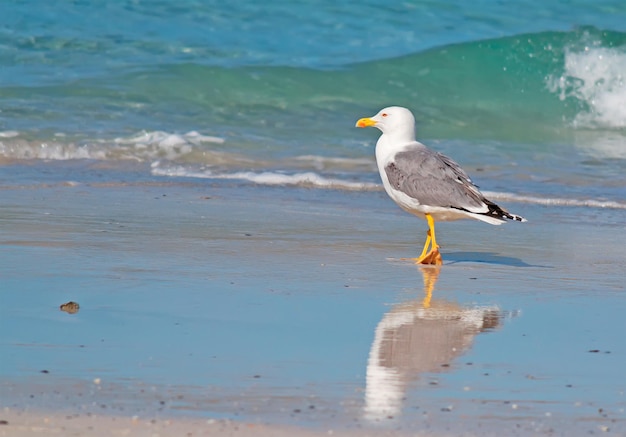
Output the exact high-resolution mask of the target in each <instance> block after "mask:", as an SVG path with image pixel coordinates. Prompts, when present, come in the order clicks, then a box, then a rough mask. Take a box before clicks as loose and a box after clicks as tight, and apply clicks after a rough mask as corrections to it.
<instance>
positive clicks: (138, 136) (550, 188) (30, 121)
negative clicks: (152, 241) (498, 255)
mask: <svg viewBox="0 0 626 437" xmlns="http://www.w3.org/2000/svg"><path fill="white" fill-rule="evenodd" d="M2 8H3V11H2V14H0V15H1V18H0V23H1V26H0V48H1V50H0V102H1V105H2V107H1V111H0V157H4V158H6V159H8V160H10V161H12V160H21V159H33V160H35V161H34V163H37V162H38V163H43V161H44V160H68V159H69V160H73V159H86V160H94V161H107V163H108V165H112V166H115V164H116V163H121V162H123V161H132V162H139V163H143V164H145V165H146V166H150V167H144V168H141V169H140V171H142V172H146V171H150V172H153V173H154V174H156V175H160V176H167V175H170V176H172V175H176V176H190V177H209V178H213V177H226V178H242V179H247V180H251V181H253V182H254V183H278V184H283V183H289V184H305V185H309V186H326V185H329V184H331V185H334V186H337V187H339V188H342V187H343V188H346V187H347V188H352V189H368V188H370V185H368V184H378V178H377V175H376V173H375V171H374V167H373V165H372V159H373V158H372V156H373V144H374V143H375V139H376V135H377V134H376V133H374V132H368V133H365V132H363V131H359V130H356V129H354V128H353V126H354V122H355V120H356V119H357V118H359V117H361V116H366V115H372V114H374V113H375V112H376V111H377V110H378V109H380V108H381V107H383V106H387V105H390V104H394V105H403V106H407V107H409V108H411V109H412V110H413V111H414V112H415V114H416V117H417V120H418V129H419V133H420V134H419V135H420V138H422V139H423V141H425V142H426V143H428V144H430V145H432V146H434V147H435V148H437V149H438V150H440V151H443V152H444V153H447V154H449V155H451V156H453V157H454V158H455V159H456V160H457V161H459V162H460V163H461V164H462V165H464V166H466V167H467V168H468V170H469V172H470V174H471V175H473V176H474V178H475V179H477V181H478V182H479V184H480V185H481V187H482V188H483V189H486V190H493V191H502V192H506V193H511V194H514V195H525V196H530V197H540V198H542V199H544V200H543V201H548V200H546V199H553V200H555V201H557V202H561V201H563V200H569V201H571V200H572V199H574V200H575V201H585V200H589V199H594V200H597V201H600V202H602V201H610V202H619V201H621V200H623V198H624V197H626V195H625V194H626V193H625V191H624V190H623V185H624V183H625V182H624V176H623V175H624V173H625V172H626V164H625V161H624V160H625V159H626V109H625V108H626V107H625V105H624V101H626V82H625V79H624V72H625V71H626V24H625V23H626V5H625V4H624V2H622V1H597V2H592V1H576V2H569V3H568V4H567V5H565V4H563V2H560V1H547V2H543V3H542V5H541V6H539V5H537V4H536V2H531V1H525V2H516V4H515V5H506V4H501V3H500V2H496V1H481V2H475V3H472V4H471V5H467V4H465V3H463V2H457V1H432V2H405V3H402V4H399V5H388V6H380V5H379V4H378V3H377V2H358V3H357V2H342V3H341V4H336V3H333V2H315V3H310V2H275V3H271V4H263V5H260V4H257V3H256V2H251V1H242V2H235V3H233V4H229V5H224V4H222V3H221V2H212V1H181V2H176V3H175V4H174V3H172V2H168V1H109V2H103V1H96V2H60V3H55V4H52V3H46V4H41V3H37V7H33V2H28V1H27V2H17V1H9V2H5V3H4V4H3V6H2ZM484 168H487V170H488V171H485V172H484V174H480V175H479V176H480V177H477V174H476V172H477V171H481V170H482V169H484ZM260 175H262V176H263V177H259V176H260ZM511 179H512V180H513V181H512V182H506V184H505V183H504V182H503V181H505V180H511ZM616 179H619V182H616ZM498 181H502V182H500V183H499V182H498ZM352 182H356V183H357V185H351V183H352ZM537 182H538V183H537ZM551 182H556V184H555V185H551ZM358 184H364V185H358ZM580 186H584V187H585V188H584V189H577V188H572V187H580ZM509 197H511V196H509Z"/></svg>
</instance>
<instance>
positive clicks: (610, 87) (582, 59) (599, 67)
mask: <svg viewBox="0 0 626 437" xmlns="http://www.w3.org/2000/svg"><path fill="white" fill-rule="evenodd" d="M547 86H548V89H549V90H550V91H552V92H554V93H557V94H558V95H559V98H560V99H561V100H565V99H567V98H570V97H573V98H576V99H578V100H579V101H580V102H581V103H583V104H584V106H585V109H584V110H582V111H581V112H579V113H578V114H577V115H576V117H575V119H574V120H573V125H574V127H577V128H585V129H595V128H603V129H607V128H608V129H622V128H626V105H625V104H624V102H626V48H623V47H622V48H606V47H593V46H586V47H584V49H582V50H576V49H572V48H570V49H567V50H566V51H565V65H564V71H563V74H561V75H560V76H554V75H551V76H548V78H547Z"/></svg>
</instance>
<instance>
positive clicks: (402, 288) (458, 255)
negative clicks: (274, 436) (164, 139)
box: [0, 169, 626, 435]
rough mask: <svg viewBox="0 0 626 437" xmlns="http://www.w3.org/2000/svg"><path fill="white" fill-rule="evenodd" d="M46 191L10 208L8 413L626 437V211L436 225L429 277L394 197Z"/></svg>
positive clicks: (6, 227) (13, 201)
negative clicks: (66, 308)
mask: <svg viewBox="0 0 626 437" xmlns="http://www.w3.org/2000/svg"><path fill="white" fill-rule="evenodd" d="M57 175H58V172H55V173H54V177H55V178H56V177H57ZM4 176H5V177H7V176H10V175H9V174H7V171H6V169H5V171H4ZM39 179H44V180H45V179H46V177H45V176H44V175H41V174H40V175H39ZM49 182H50V183H49V184H48V185H47V186H32V185H30V186H29V185H21V186H13V187H7V186H5V189H4V190H3V191H2V195H3V198H4V199H5V200H6V202H5V207H4V208H3V211H2V215H1V217H2V231H1V234H0V245H1V246H2V247H3V248H4V249H3V250H2V251H1V253H2V255H1V257H2V259H1V263H0V265H1V266H2V267H1V271H0V275H1V276H2V303H3V304H2V309H1V312H2V314H1V318H0V319H1V320H2V324H3V329H2V333H1V334H0V343H2V344H3V345H4V346H3V347H4V350H5V353H4V354H3V360H2V364H1V374H2V387H3V389H2V390H1V391H0V392H1V393H2V395H1V396H2V404H3V405H5V406H18V407H28V408H42V409H51V408H54V409H58V408H62V409H68V410H72V409H76V408H79V409H80V410H81V411H92V410H94V412H96V411H97V412H98V413H101V414H106V412H108V413H114V412H117V413H120V414H125V415H126V414H129V415H132V414H139V415H141V416H150V415H155V414H156V415H161V416H163V415H165V416H167V415H178V414H183V415H200V416H202V417H209V418H211V417H214V418H218V417H229V418H237V419H240V420H245V421H253V422H256V421H258V422H265V423H277V424H280V423H291V424H296V425H303V426H311V427H319V426H321V425H324V426H330V425H332V426H335V427H340V428H341V427H344V428H345V427H348V428H350V427H354V426H359V427H371V426H385V427H395V428H398V427H399V428H400V429H404V430H407V431H408V430H420V429H429V430H432V431H435V432H443V431H445V430H447V429H452V430H454V429H460V428H458V426H459V425H458V421H459V419H460V418H463V421H464V422H463V423H464V425H463V426H464V428H463V430H464V431H467V430H472V431H473V432H474V431H476V432H477V430H478V429H479V428H478V427H481V426H491V425H493V424H495V426H496V427H500V429H510V430H511V432H518V433H520V434H522V435H525V433H526V434H529V433H530V434H532V433H534V432H545V431H546V430H548V429H550V428H553V429H556V430H560V431H562V432H563V435H575V434H576V433H578V432H579V431H581V430H582V431H585V432H586V431H587V430H593V431H596V432H597V431H598V430H599V428H598V427H602V426H609V427H610V428H611V429H613V430H615V431H618V430H622V431H623V430H626V413H625V412H624V408H625V407H626V399H625V398H624V396H625V394H624V393H625V391H626V386H624V384H623V382H624V380H623V377H622V376H623V371H622V369H623V364H624V362H625V361H626V349H624V342H623V341H622V333H623V329H624V327H625V325H624V323H623V320H622V319H623V318H622V317H621V315H622V313H623V312H624V311H625V310H626V308H625V307H624V302H625V301H624V292H625V288H624V287H625V285H624V276H623V272H624V267H625V266H624V259H626V249H625V248H626V244H625V243H626V241H625V240H624V238H625V236H624V233H623V232H621V231H622V229H623V221H622V218H623V212H622V211H621V210H614V209H593V208H577V207H542V206H533V205H527V204H512V205H509V206H510V207H511V209H514V210H515V211H516V212H519V213H523V214H524V215H525V216H526V217H528V218H529V222H528V223H524V224H517V223H510V224H508V225H506V226H502V227H492V226H487V225H484V224H482V223H474V222H457V223H451V224H442V225H440V226H438V234H439V238H438V240H440V244H442V247H443V256H444V260H445V265H444V266H443V267H442V268H441V269H440V270H435V269H428V268H426V269H419V268H417V267H416V266H414V265H413V264H412V263H411V262H408V261H402V260H400V258H401V257H410V256H415V255H416V254H417V252H418V250H419V246H420V244H421V240H422V236H423V231H424V230H425V225H424V223H422V222H421V221H419V220H417V219H414V218H412V217H410V216H409V215H407V214H405V213H403V212H402V211H400V210H399V209H398V208H397V207H395V206H394V205H393V204H392V203H391V201H390V200H389V199H387V198H386V196H385V195H384V193H382V192H378V191H370V192H345V191H334V190H327V191H320V190H310V189H300V188H283V187H279V188H268V187H265V188H263V187H258V186H251V185H240V184H223V183H222V184H216V183H214V182H206V183H195V184H190V183H188V180H187V179H181V180H178V181H174V182H170V181H169V180H168V181H167V183H163V181H162V180H161V179H158V178H154V179H147V180H143V181H135V182H133V183H125V182H123V180H122V179H121V178H120V180H119V183H116V184H111V183H109V184H98V183H93V182H91V183H89V184H85V183H80V181H78V182H76V181H75V182H74V183H73V184H63V183H58V181H57V182H53V181H49ZM259 205H263V207H262V208H261V207H259ZM513 207H515V208H513ZM429 294H430V296H429ZM67 301H75V302H78V303H79V305H80V310H79V311H78V312H77V313H76V314H67V313H64V312H61V311H60V310H59V305H61V304H63V303H65V302H67ZM44 370H45V371H47V373H41V372H42V371H44ZM94 381H96V382H97V383H95V382H94ZM31 395H33V396H34V397H31ZM102 405H105V407H102ZM104 410H106V411H104ZM296 410H297V411H296ZM329 424H330V425H329ZM517 425H519V426H521V428H519V429H518V428H517ZM502 427H504V428H502ZM582 431H581V434H582ZM571 432H574V434H571ZM568 433H570V434H568Z"/></svg>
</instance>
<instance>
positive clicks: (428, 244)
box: [418, 229, 432, 259]
mask: <svg viewBox="0 0 626 437" xmlns="http://www.w3.org/2000/svg"><path fill="white" fill-rule="evenodd" d="M431 241H432V238H431V236H430V229H429V230H427V231H426V242H425V243H424V249H422V254H421V255H420V256H419V258H423V257H425V256H426V254H427V253H428V247H429V246H430V242H431ZM419 258H418V259H419Z"/></svg>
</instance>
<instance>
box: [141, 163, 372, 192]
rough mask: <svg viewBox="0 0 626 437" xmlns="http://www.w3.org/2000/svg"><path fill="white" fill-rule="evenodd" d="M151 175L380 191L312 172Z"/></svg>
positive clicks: (157, 170)
mask: <svg viewBox="0 0 626 437" xmlns="http://www.w3.org/2000/svg"><path fill="white" fill-rule="evenodd" d="M152 174H154V175H157V176H178V177H195V178H208V179H241V180H246V181H250V182H254V183H256V184H260V185H300V186H312V187H320V188H336V189H343V190H357V191H369V190H378V189H380V185H379V184H374V183H368V182H350V181H345V180H341V179H332V178H325V177H323V176H320V175H318V174H317V173H313V172H304V173H295V174H283V173H275V172H262V173H254V172H235V173H223V174H219V173H218V174H214V173H212V172H210V171H208V170H205V171H200V172H198V171H195V172H194V171H189V170H186V169H184V168H181V167H175V168H167V169H161V168H159V167H158V166H153V168H152Z"/></svg>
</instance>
